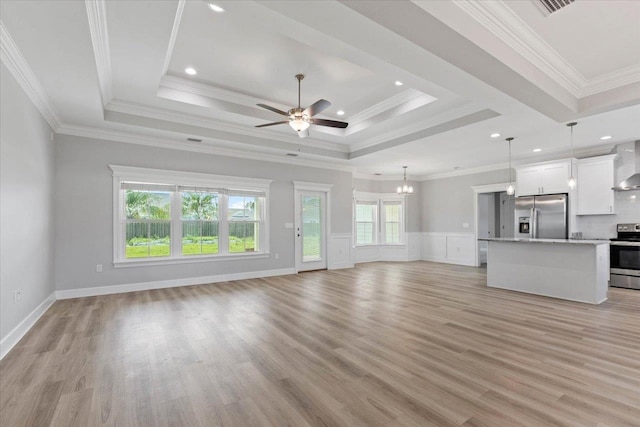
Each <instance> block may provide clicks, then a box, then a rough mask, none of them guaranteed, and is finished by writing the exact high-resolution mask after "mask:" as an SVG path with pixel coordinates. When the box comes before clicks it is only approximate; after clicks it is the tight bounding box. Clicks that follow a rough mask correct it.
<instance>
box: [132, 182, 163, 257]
mask: <svg viewBox="0 0 640 427" xmlns="http://www.w3.org/2000/svg"><path fill="white" fill-rule="evenodd" d="M170 189H171V187H167V186H159V185H144V184H133V183H123V185H122V190H123V192H124V196H125V200H124V209H125V212H124V216H125V235H126V237H125V242H126V247H125V257H126V258H146V257H162V256H169V255H170V253H171V191H170Z"/></svg>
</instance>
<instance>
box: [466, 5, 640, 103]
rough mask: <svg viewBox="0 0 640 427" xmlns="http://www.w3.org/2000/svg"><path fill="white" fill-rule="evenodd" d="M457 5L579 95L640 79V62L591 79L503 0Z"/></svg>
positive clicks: (566, 88) (613, 87)
mask: <svg viewBox="0 0 640 427" xmlns="http://www.w3.org/2000/svg"><path fill="white" fill-rule="evenodd" d="M454 4H455V5H456V6H458V7H459V8H460V9H461V10H463V11H464V12H466V13H467V14H468V15H470V16H471V17H472V18H474V19H475V20H476V21H477V22H478V23H480V24H481V25H482V26H484V27H485V28H486V29H487V30H489V31H490V32H491V33H492V34H493V35H495V36H496V37H498V38H499V39H500V40H502V41H503V42H504V43H505V44H507V45H508V46H510V47H511V48H512V49H513V50H514V51H516V52H517V53H519V54H520V55H521V56H522V57H524V58H525V59H526V60H527V61H529V62H530V63H531V64H533V65H534V66H535V67H537V68H539V69H540V70H541V71H542V72H544V73H545V74H546V75H547V76H549V77H550V78H551V79H552V80H554V81H555V82H556V83H557V84H559V85H560V86H561V87H562V88H564V89H565V90H567V91H568V92H569V93H571V94H572V95H573V96H575V97H576V98H583V97H586V96H590V95H594V94H597V93H601V92H605V91H607V90H611V89H615V88H618V87H621V86H624V85H627V84H630V83H635V82H638V81H640V65H634V66H632V67H628V68H625V69H621V70H617V71H614V72H611V73H608V74H604V75H602V76H599V77H596V78H593V79H587V78H586V77H584V76H583V75H582V74H581V73H580V72H579V71H578V70H576V69H575V68H574V67H573V66H572V65H571V64H570V63H569V62H568V61H567V60H565V59H564V58H563V57H562V56H561V55H560V54H559V53H558V52H557V51H556V50H555V49H554V48H553V47H552V46H551V45H549V44H548V43H547V42H546V41H545V40H544V39H543V38H542V37H540V36H539V35H538V34H537V33H536V32H535V31H534V30H533V29H532V28H531V27H529V26H528V25H527V24H526V23H525V22H524V21H523V20H522V19H521V18H520V17H519V16H518V15H517V14H516V13H515V12H514V11H513V10H512V9H511V8H510V7H509V6H508V5H507V4H506V3H505V2H504V1H503V0H497V1H477V0H457V1H454Z"/></svg>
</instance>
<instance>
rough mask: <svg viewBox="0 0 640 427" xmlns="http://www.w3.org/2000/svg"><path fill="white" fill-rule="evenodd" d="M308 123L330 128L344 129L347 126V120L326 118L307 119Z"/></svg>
mask: <svg viewBox="0 0 640 427" xmlns="http://www.w3.org/2000/svg"><path fill="white" fill-rule="evenodd" d="M309 123H311V124H314V125H320V126H329V127H331V128H340V129H344V128H346V127H347V126H349V123H347V122H339V121H337V120H326V119H309Z"/></svg>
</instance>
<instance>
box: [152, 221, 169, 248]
mask: <svg viewBox="0 0 640 427" xmlns="http://www.w3.org/2000/svg"><path fill="white" fill-rule="evenodd" d="M170 236H171V223H170V222H168V221H162V222H160V221H158V222H155V221H154V222H151V223H150V224H149V255H150V256H169V255H170V254H171V238H170Z"/></svg>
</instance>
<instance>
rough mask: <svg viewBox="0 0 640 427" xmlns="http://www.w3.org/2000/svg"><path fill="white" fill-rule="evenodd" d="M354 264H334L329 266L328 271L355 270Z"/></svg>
mask: <svg viewBox="0 0 640 427" xmlns="http://www.w3.org/2000/svg"><path fill="white" fill-rule="evenodd" d="M353 267H354V264H351V263H348V264H343V263H341V264H332V265H330V266H329V268H328V270H342V269H344V268H353Z"/></svg>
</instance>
